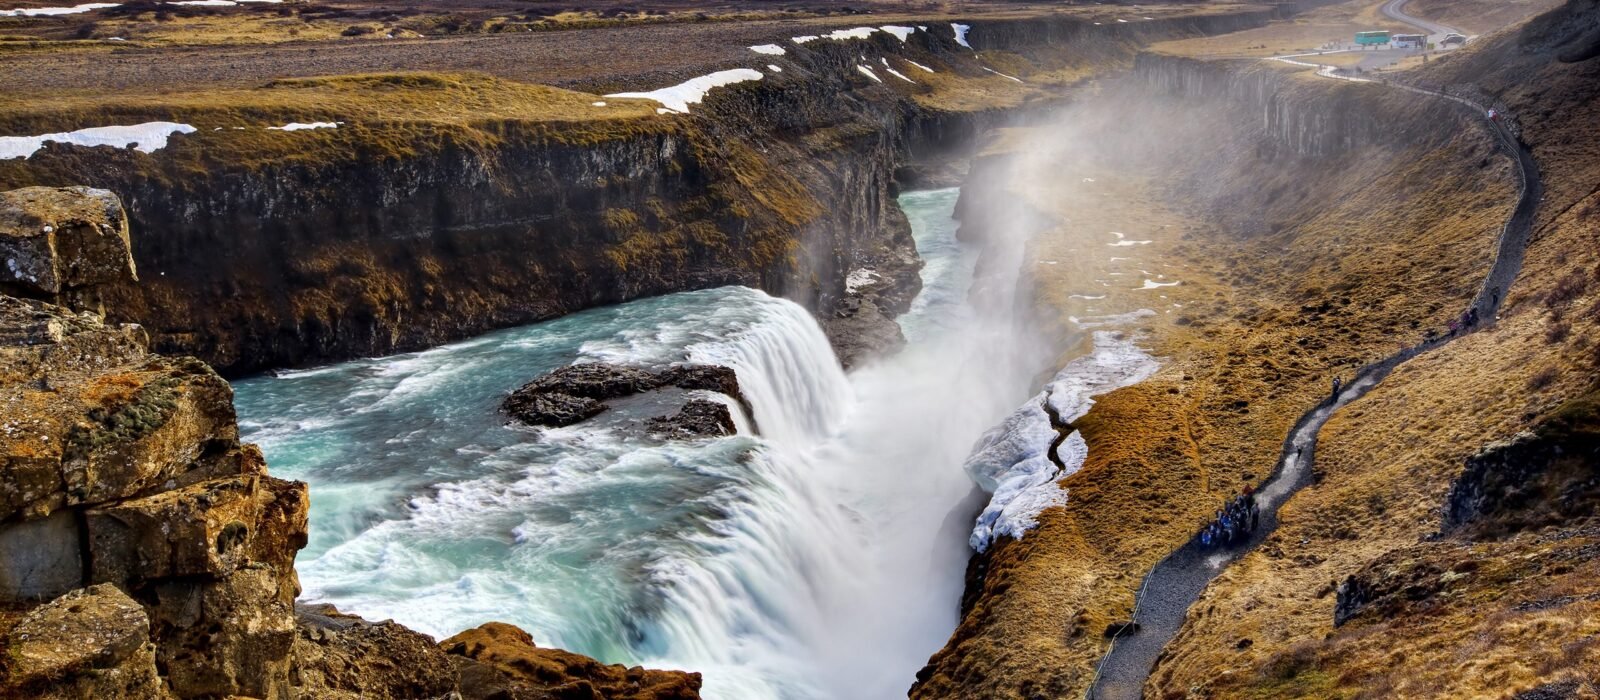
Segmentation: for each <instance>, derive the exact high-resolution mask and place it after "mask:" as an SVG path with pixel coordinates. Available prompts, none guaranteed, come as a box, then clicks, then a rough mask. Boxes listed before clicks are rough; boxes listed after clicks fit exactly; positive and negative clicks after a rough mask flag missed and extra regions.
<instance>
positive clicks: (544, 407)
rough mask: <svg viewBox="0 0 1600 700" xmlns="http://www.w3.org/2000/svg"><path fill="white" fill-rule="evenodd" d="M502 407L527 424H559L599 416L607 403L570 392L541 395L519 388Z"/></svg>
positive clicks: (569, 423) (570, 423) (577, 421)
mask: <svg viewBox="0 0 1600 700" xmlns="http://www.w3.org/2000/svg"><path fill="white" fill-rule="evenodd" d="M524 388H526V387H524ZM502 408H503V409H504V410H505V412H506V413H509V414H511V416H512V417H513V418H516V419H517V420H520V421H522V422H524V423H527V424H529V425H548V426H556V427H559V426H563V425H572V424H573V423H579V422H582V421H585V420H588V419H590V418H593V417H595V416H597V415H600V414H601V413H602V412H604V411H605V410H606V405H605V404H603V403H600V402H599V401H596V400H594V399H590V398H583V397H578V396H572V395H570V394H544V393H535V392H525V391H523V390H522V389H518V390H517V391H516V393H513V394H512V395H511V396H510V398H507V399H506V400H505V403H504V404H502Z"/></svg>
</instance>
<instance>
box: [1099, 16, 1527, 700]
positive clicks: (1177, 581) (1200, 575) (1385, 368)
mask: <svg viewBox="0 0 1600 700" xmlns="http://www.w3.org/2000/svg"><path fill="white" fill-rule="evenodd" d="M1404 5H1405V0H1394V1H1391V2H1388V3H1385V4H1384V6H1383V10H1384V12H1385V13H1386V14H1390V15H1391V16H1393V17H1395V18H1396V19H1400V20H1401V21H1406V22H1410V21H1411V20H1410V19H1407V18H1408V17H1409V15H1404V14H1403V13H1402V8H1403V6H1404ZM1396 13H1402V14H1396ZM1419 26H1423V28H1424V29H1428V30H1430V31H1432V29H1433V27H1435V26H1438V25H1432V24H1427V25H1422V24H1419ZM1444 29H1445V30H1446V31H1448V30H1449V28H1448V27H1445V28H1444ZM1274 60H1281V59H1274ZM1291 62H1292V61H1291ZM1319 75H1323V76H1324V77H1328V78H1334V79H1345V80H1349V79H1350V78H1346V77H1344V76H1338V75H1333V74H1331V72H1319ZM1355 80H1358V81H1360V82H1371V81H1365V80H1360V79H1355ZM1385 85H1387V86H1388V87H1392V88H1395V89H1401V90H1406V91H1408V92H1415V93H1419V94H1424V95H1430V96H1433V97H1440V98H1444V99H1448V100H1451V101H1453V102H1456V103H1459V104H1461V105H1463V106H1464V107H1465V108H1466V109H1469V110H1471V112H1472V114H1473V115H1475V116H1476V118H1477V119H1478V121H1479V122H1480V123H1482V124H1484V125H1486V126H1487V127H1488V128H1489V129H1490V131H1491V132H1492V133H1493V134H1494V136H1495V139H1496V141H1497V142H1498V143H1499V146H1500V149H1501V150H1502V151H1504V152H1505V153H1506V154H1507V155H1509V156H1511V157H1512V158H1514V159H1515V160H1516V162H1517V180H1518V182H1517V189H1518V199H1517V205H1516V209H1514V210H1513V211H1512V213H1511V217H1510V218H1509V219H1507V221H1506V223H1505V227H1504V229H1502V230H1501V232H1500V237H1499V240H1498V243H1497V248H1496V251H1495V257H1494V264H1493V265H1492V266H1491V267H1490V269H1489V275H1488V276H1487V277H1486V278H1485V279H1484V281H1483V284H1482V286H1481V287H1480V288H1479V289H1478V294H1477V296H1476V297H1475V298H1474V299H1473V301H1472V305H1471V306H1470V307H1469V309H1475V310H1476V311H1477V313H1478V317H1479V318H1480V319H1482V320H1481V322H1480V323H1489V322H1492V320H1493V319H1494V315H1495V313H1496V311H1497V310H1498V309H1499V306H1500V302H1502V301H1503V300H1504V299H1505V297H1506V294H1505V293H1506V291H1507V290H1509V289H1510V287H1511V283H1512V281H1513V280H1515V279H1516V277H1517V273H1518V271H1520V270H1521V269H1522V259H1523V253H1524V252H1525V250H1526V248H1527V245H1528V238H1529V236H1530V234H1531V232H1532V228H1533V214H1534V210H1535V209H1536V208H1537V206H1538V203H1539V200H1540V198H1541V196H1542V194H1541V193H1542V191H1543V183H1542V181H1541V180H1540V177H1539V168H1538V164H1537V163H1535V162H1534V160H1533V155H1532V154H1531V153H1529V151H1528V149H1527V147H1526V146H1524V145H1523V144H1522V143H1521V141H1519V140H1518V138H1517V136H1516V135H1515V134H1513V133H1512V131H1511V130H1510V129H1509V128H1508V127H1507V124H1508V123H1511V122H1510V119H1509V117H1508V116H1507V117H1504V118H1503V119H1502V120H1491V119H1488V118H1487V116H1486V111H1487V107H1486V106H1485V105H1480V104H1478V103H1476V102H1474V101H1473V100H1471V99H1469V98H1466V97H1462V96H1458V95H1454V94H1447V93H1445V92H1443V91H1439V90H1430V89H1425V88H1422V87H1415V86H1410V85H1400V84H1396V83H1388V82H1385ZM1501 112H1502V114H1503V110H1502V111H1501ZM1474 330H1476V328H1470V329H1467V330H1465V331H1463V332H1462V333H1461V334H1460V335H1465V334H1466V333H1469V332H1472V331H1474ZM1456 337H1460V336H1459V335H1457V336H1446V337H1443V338H1438V339H1435V340H1432V341H1428V342H1424V343H1422V344H1419V345H1417V346H1414V347H1410V348H1406V349H1404V350H1402V351H1400V352H1398V353H1396V354H1394V355H1392V356H1390V357H1387V358H1385V359H1383V360H1381V361H1379V362H1376V363H1374V364H1370V365H1367V366H1366V367H1363V368H1362V369H1361V370H1360V371H1358V372H1357V373H1356V375H1355V377H1354V378H1353V379H1352V380H1351V381H1350V382H1348V383H1347V384H1345V385H1344V386H1343V387H1342V388H1341V389H1340V391H1339V392H1338V393H1337V394H1336V395H1334V394H1331V393H1330V396H1329V397H1328V398H1327V399H1325V400H1323V402H1322V403H1321V404H1319V405H1317V406H1316V407H1314V408H1312V409H1311V410H1310V411H1307V412H1306V414H1305V415H1303V416H1301V417H1300V420H1299V421H1298V422H1296V423H1295V426H1294V428H1293V429H1292V430H1290V432H1289V436H1288V437H1287V438H1286V439H1285V440H1284V443H1283V451H1282V453H1281V455H1280V456H1279V458H1278V463H1277V466H1276V467H1275V468H1274V471H1273V474H1272V475H1271V476H1270V477H1269V478H1268V480H1267V481H1266V482H1265V483H1264V484H1263V485H1262V487H1261V490H1260V491H1258V492H1257V495H1256V499H1257V502H1258V503H1259V504H1260V507H1261V521H1260V525H1259V526H1258V527H1257V528H1256V530H1255V531H1254V532H1253V533H1251V534H1250V536H1249V537H1247V538H1245V539H1244V540H1243V541H1241V542H1236V543H1234V544H1233V545H1231V546H1224V547H1212V548H1209V549H1207V548H1204V547H1202V546H1201V545H1200V542H1199V538H1198V536H1196V537H1195V538H1193V539H1191V540H1189V541H1188V542H1187V543H1185V544H1184V545H1183V546H1181V547H1179V548H1178V549H1177V550H1176V551H1174V552H1172V553H1171V554H1169V555H1167V557H1166V558H1165V559H1163V560H1162V561H1161V562H1160V563H1158V564H1156V566H1155V568H1154V569H1152V570H1151V571H1150V573H1149V574H1148V575H1147V576H1146V577H1145V580H1144V583H1143V585H1142V586H1141V587H1140V589H1139V593H1138V595H1137V597H1136V598H1135V602H1134V614H1133V619H1132V622H1133V623H1134V624H1133V625H1127V626H1125V627H1124V631H1123V632H1119V633H1118V635H1117V636H1116V637H1115V638H1114V639H1113V640H1112V646H1111V650H1110V651H1109V652H1108V653H1107V654H1106V656H1105V657H1104V658H1103V659H1102V660H1101V662H1100V666H1099V667H1098V668H1097V669H1096V672H1095V679H1094V682H1093V683H1092V685H1091V686H1090V688H1089V693H1088V697H1089V698H1090V699H1091V700H1124V699H1129V700H1131V699H1136V698H1140V697H1142V695H1143V688H1144V683H1145V680H1146V679H1147V678H1148V677H1149V676H1150V672H1151V671H1152V670H1153V669H1154V667H1155V663H1156V660H1157V659H1158V658H1159V657H1160V656H1161V652H1162V650H1163V649H1164V648H1166V645H1167V643H1168V642H1169V641H1171V639H1172V638H1173V636H1175V635H1176V634H1177V632H1178V629H1179V628H1180V627H1181V626H1182V625H1183V621H1184V617H1185V616H1186V615H1187V613H1188V610H1189V606H1190V605H1192V604H1193V603H1194V601H1195V600H1197V599H1198V598H1199V597H1200V593H1201V591H1203V590H1205V587H1206V586H1207V585H1208V584H1210V583H1211V581H1212V579H1214V578H1216V577H1217V575H1218V574H1220V573H1222V570H1223V569H1224V568H1226V567H1227V566H1228V565H1229V564H1231V563H1233V562H1234V561H1235V560H1237V559H1239V558H1240V557H1242V556H1244V555H1245V554H1246V553H1247V552H1249V551H1251V550H1253V549H1255V548H1256V547H1257V546H1258V545H1260V544H1261V542H1262V541H1264V540H1265V539H1266V538H1267V537H1268V536H1269V535H1271V534H1272V532H1273V531H1274V530H1276V529H1277V527H1278V508H1279V507H1280V506H1282V505H1283V504H1284V502H1285V501H1287V500H1289V498H1290V497H1291V496H1293V495H1294V493H1295V492H1296V491H1299V490H1300V489H1301V488H1303V487H1305V486H1306V485H1307V484H1308V483H1310V477H1311V465H1312V461H1313V459H1314V458H1315V455H1316V442H1317V432H1318V431H1319V430H1321V429H1322V425H1323V424H1324V423H1326V422H1327V421H1328V418H1329V416H1331V415H1333V413H1334V412H1335V411H1337V410H1339V409H1340V408H1342V407H1344V406H1345V405H1346V404H1349V403H1350V402H1352V401H1355V400H1356V399H1359V398H1361V397H1362V396H1364V395H1366V393H1367V392H1368V391H1369V390H1371V389H1372V387H1374V386H1377V385H1378V383H1379V382H1381V381H1383V379H1384V378H1385V377H1387V376H1388V375H1389V372H1391V371H1393V370H1394V368H1395V367H1397V366H1399V365H1400V364H1401V363H1403V362H1405V361H1406V360H1409V359H1411V358H1412V357H1416V356H1417V355H1419V354H1422V353H1424V352H1427V351H1429V350H1432V349H1434V348H1437V347H1439V346H1442V345H1444V344H1445V343H1449V342H1451V341H1452V340H1454V339H1455V338H1456Z"/></svg>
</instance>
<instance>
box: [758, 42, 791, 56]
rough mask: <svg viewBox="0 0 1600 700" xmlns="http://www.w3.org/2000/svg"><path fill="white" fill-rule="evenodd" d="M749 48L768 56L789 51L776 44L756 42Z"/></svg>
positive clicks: (780, 54) (779, 54)
mask: <svg viewBox="0 0 1600 700" xmlns="http://www.w3.org/2000/svg"><path fill="white" fill-rule="evenodd" d="M750 50H751V51H754V52H756V53H760V54H766V55H768V56H782V55H784V54H786V53H789V52H788V51H785V50H784V48H783V47H782V46H779V45H777V44H757V45H755V46H752V47H750Z"/></svg>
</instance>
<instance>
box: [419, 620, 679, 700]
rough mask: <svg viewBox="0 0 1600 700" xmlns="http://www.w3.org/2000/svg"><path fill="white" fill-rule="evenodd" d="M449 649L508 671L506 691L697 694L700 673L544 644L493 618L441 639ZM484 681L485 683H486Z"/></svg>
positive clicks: (629, 697) (658, 697)
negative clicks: (656, 667)
mask: <svg viewBox="0 0 1600 700" xmlns="http://www.w3.org/2000/svg"><path fill="white" fill-rule="evenodd" d="M439 646H440V647H442V648H443V649H444V650H445V651H446V652H447V653H450V654H456V655H459V656H463V657H466V658H468V659H471V660H473V661H476V662H478V663H480V664H483V665H484V666H487V667H489V668H492V669H494V670H496V671H499V672H500V673H501V674H504V676H506V677H507V678H508V679H509V682H508V683H506V685H505V686H503V688H502V689H501V690H500V693H501V694H500V697H510V698H518V699H520V698H546V697H556V698H585V699H587V698H594V699H596V700H601V699H604V700H696V699H697V698H699V697H700V674H698V673H686V672H683V671H656V670H647V669H644V668H640V667H638V666H634V667H632V668H629V667H627V666H623V665H621V664H602V663H600V662H599V661H596V660H594V659H591V658H589V657H587V656H583V655H581V654H574V653H572V652H569V651H562V650H560V649H546V648H541V647H539V646H538V645H536V644H534V643H533V637H532V636H531V635H529V634H528V633H527V632H524V631H522V630H521V629H518V628H517V627H514V626H512V625H508V624H505V623H503V622H490V623H488V624H485V625H482V626H480V627H476V628H473V629H470V630H467V631H465V632H462V633H460V634H458V635H456V636H454V637H451V638H449V639H446V640H444V641H443V642H440V643H439ZM480 687H481V686H480Z"/></svg>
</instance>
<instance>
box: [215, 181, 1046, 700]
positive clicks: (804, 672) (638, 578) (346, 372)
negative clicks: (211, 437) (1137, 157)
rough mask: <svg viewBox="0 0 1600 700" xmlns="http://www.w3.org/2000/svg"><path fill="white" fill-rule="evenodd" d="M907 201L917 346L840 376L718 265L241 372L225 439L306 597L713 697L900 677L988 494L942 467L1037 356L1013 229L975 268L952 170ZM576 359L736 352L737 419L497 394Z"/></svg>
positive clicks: (792, 318)
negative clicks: (564, 404)
mask: <svg viewBox="0 0 1600 700" xmlns="http://www.w3.org/2000/svg"><path fill="white" fill-rule="evenodd" d="M902 201H903V202H906V203H907V204H906V209H907V214H908V216H909V217H910V218H911V219H912V222H913V230H914V231H915V234H916V240H917V245H918V249H919V252H921V254H922V255H923V257H924V259H925V260H926V261H927V266H926V267H925V268H924V270H923V290H924V291H923V296H922V299H921V300H919V302H918V303H917V305H916V306H915V307H914V309H913V312H912V313H910V314H908V315H906V316H904V317H902V318H901V321H902V323H903V324H904V325H905V327H906V329H907V335H908V336H909V337H911V339H912V344H911V345H910V346H909V347H908V348H907V349H906V350H905V351H903V352H901V353H899V354H897V355H895V356H893V357H889V358H885V359H883V360H881V361H879V362H876V363H870V364H868V365H866V366H863V367H861V368H859V369H857V370H855V371H854V372H852V373H851V374H850V375H848V376H847V375H846V374H845V373H843V372H842V371H841V370H840V368H839V365H838V362H837V360H836V359H835V358H834V356H833V352H832V349H831V347H830V346H829V344H828V341H827V339H826V338H825V337H824V336H823V333H822V331H821V329H820V328H819V326H818V325H817V323H816V321H815V320H814V319H813V318H812V317H811V315H810V314H808V313H807V312H806V311H805V310H804V309H802V308H801V307H799V306H798V305H796V304H794V303H792V302H789V301H786V300H783V299H778V298H774V297H772V296H769V295H767V294H764V293H762V292H759V291H756V290H753V289H747V288H743V287H724V288H721V289H711V290H702V291H695V292H684V293H679V294H673V295H668V296H664V297H658V298H653V299H642V300H638V301H634V302H629V303H627V304H622V305H618V306H614V307H608V308H603V309H593V310H589V311H584V312H580V313H577V314H572V315H570V316H565V317H562V318H559V319H556V320H553V321H549V322H546V323H541V324H536V325H533V326H528V327H524V328H518V329H510V330H507V331H502V332H498V333H493V334H489V335H486V336H482V337H480V338H476V339H473V340H470V341H466V342H463V343H457V344H453V345H448V346H444V347H440V348H435V349H433V350H429V351H425V352H419V353H411V354H407V355H400V356H395V357H388V358H375V359H369V360H359V361H354V362H348V363H342V364H339V365H334V366H331V367H327V368H320V369H317V370H313V371H306V372H293V373H285V374H283V375H280V376H276V377H262V378H257V379H252V380H247V381H243V382H239V383H238V384H237V385H236V400H237V404H238V408H239V413H240V416H241V426H242V428H243V430H244V432H245V438H246V439H250V440H256V441H259V442H260V443H261V445H262V447H263V449H264V450H265V451H266V452H267V457H268V459H269V460H270V462H271V464H272V468H273V470H274V472H276V473H277V474H279V475H280V476H285V477H289V478H296V479H303V480H305V481H308V482H309V483H310V484H311V498H312V512H311V520H312V525H311V533H312V542H311V544H310V545H309V546H308V547H307V548H306V550H304V551H303V552H302V553H301V556H300V557H299V566H298V568H299V572H300V575H301V580H302V582H303V584H304V586H305V593H304V596H303V597H304V598H305V599H307V600H312V601H326V602H330V603H334V604H336V605H338V606H339V608H340V609H341V610H346V611H349V612H352V613H356V614H360V615H363V616H365V617H368V618H370V619H383V618H393V619H395V620H397V621H400V622H402V623H404V624H406V625H408V626H411V627H413V628H415V629H418V630H419V631H422V632H425V633H428V634H431V635H434V636H436V637H441V638H442V637H445V636H449V635H451V634H454V633H456V632H458V631H461V630H463V629H467V628H470V627H473V626H476V625H478V624H482V623H483V622H487V621H490V620H498V621H503V622H508V623H511V624H514V625H518V626H520V627H522V628H524V629H526V630H527V631H528V632H529V633H530V634H532V635H533V637H534V639H535V640H536V641H537V643H538V644H540V645H541V646H551V647H561V648H566V649H570V650H572V651H575V652H579V653H583V654H588V655H590V656H594V657H596V658H597V659H599V660H601V661H603V662H607V663H624V664H628V665H636V664H637V665H647V666H651V667H656V668H678V669H686V670H691V671H699V672H701V673H703V674H704V681H705V687H704V695H705V697H707V698H709V699H711V700H880V699H881V698H885V697H894V696H899V695H903V694H904V693H905V692H906V689H907V688H908V687H909V686H910V684H911V681H912V680H913V677H914V674H915V672H916V670H917V669H918V668H920V667H921V666H922V664H923V663H925V662H926V660H927V658H928V656H929V655H930V654H931V653H932V652H934V651H935V650H937V649H938V648H939V646H940V645H941V644H942V643H943V642H944V640H945V638H946V637H947V636H948V635H949V633H950V631H951V630H952V629H954V627H955V624H956V610H957V607H958V604H959V599H960V594H961V587H962V582H963V571H964V563H965V561H966V558H967V556H968V554H969V550H968V549H967V546H966V540H967V536H968V532H969V531H970V529H971V527H972V516H973V514H974V513H976V512H977V510H978V509H979V508H981V505H982V503H981V501H980V500H978V499H977V498H975V489H974V488H973V485H972V483H971V482H970V481H969V480H968V479H967V476H966V474H965V473H964V472H963V471H962V470H961V464H962V462H963V460H964V458H965V457H966V456H967V454H968V452H969V451H970V449H971V447H972V445H973V443H974V441H975V440H977V439H978V438H979V436H980V434H981V432H982V430H983V428H984V427H986V426H989V425H993V424H994V423H995V422H997V421H999V420H1000V419H1002V418H1003V417H1004V416H1005V415H1006V413H1007V412H1008V410H1009V409H1011V408H1012V407H1014V406H1016V405H1017V403H1018V402H1019V401H1021V400H1022V399H1023V398H1024V397H1025V396H1026V395H1027V394H1028V393H1029V391H1030V389H1029V387H1030V384H1031V378H1032V377H1033V376H1034V374H1035V372H1036V371H1037V369H1038V368H1037V366H1036V363H1030V362H1029V361H1018V360H1017V359H1016V358H1018V357H1023V358H1024V360H1026V353H1029V352H1033V351H1032V350H1031V349H1029V345H1028V343H1027V339H1028V335H1029V334H1028V333H1027V332H1026V329H1025V328H1023V327H1021V326H1019V324H1017V323H1015V315H1014V314H1013V313H1012V310H1013V309H1014V308H1016V306H1017V305H1018V304H1017V301H1016V299H1015V295H1014V292H1015V290H1016V286H1017V279H1018V278H1017V276H1016V270H1015V267H1016V265H1015V260H1014V258H1015V251H1009V253H1008V254H1007V255H1005V256H1003V257H1002V258H997V259H996V262H997V264H995V265H990V266H986V272H985V274H983V275H979V274H977V273H976V271H975V267H976V258H977V256H976V254H975V252H974V251H973V250H971V249H970V247H968V246H966V245H963V244H961V243H959V242H958V241H957V240H956V237H955V235H954V229H955V226H954V222H953V221H952V220H951V218H950V212H951V210H952V209H953V207H954V204H955V191H954V190H949V191H942V192H936V193H912V194H908V195H905V196H904V198H903V199H902ZM996 233H997V234H999V233H1004V231H998V230H997V231H996ZM974 289H977V290H980V291H979V292H978V293H973V290H974ZM975 298H977V299H981V300H982V301H981V302H979V301H974V299H975ZM588 361H606V362H614V363H619V364H625V365H640V366H649V367H662V366H666V365H671V364H676V363H684V362H688V363H706V364H717V365H722V366H726V367H730V368H732V369H733V370H734V371H735V372H736V373H737V374H738V377H739V382H740V385H741V388H742V390H743V392H744V395H745V398H746V400H747V401H748V403H749V405H750V408H751V413H752V414H753V415H751V416H748V417H746V416H744V414H743V412H742V411H738V410H735V411H734V416H735V423H736V424H737V425H738V426H740V434H738V435H734V436H729V437H723V438H714V439H704V440H688V441H667V442H663V441H660V440H657V439H653V438H649V437H648V436H644V435H640V434H638V433H637V432H629V431H628V430H627V429H626V426H627V424H628V421H629V420H641V419H644V418H648V417H650V416H651V415H654V414H653V413H645V414H639V415H636V416H633V417H629V416H628V415H621V416H618V415H612V414H614V413H618V412H625V411H624V409H622V408H617V409H614V410H613V411H611V412H608V413H604V414H601V416H599V417H597V418H596V419H594V420H592V421H588V422H585V423H579V424H577V425H573V426H568V427H564V428H553V429H541V430H533V429H528V428H525V427H522V426H517V425H507V423H506V420H505V418H504V417H503V415H502V414H500V413H499V412H498V411H497V404H498V403H499V401H500V400H501V398H502V397H504V396H505V395H506V394H507V393H508V392H510V391H511V390H513V389H515V388H516V387H518V386H520V385H521V384H522V383H525V382H527V381H529V380H531V379H533V378H534V377H536V376H538V375H540V374H542V373H544V372H548V371H550V370H553V369H555V368H557V367H560V366H563V365H566V364H569V363H572V362H588ZM718 400H723V401H724V402H725V403H727V404H729V405H730V408H736V407H737V404H736V402H731V401H727V400H725V399H718ZM646 405H648V404H646ZM642 410H649V411H654V410H658V409H657V408H654V407H652V408H647V409H642ZM659 410H666V407H659ZM747 418H748V419H747ZM751 425H754V426H755V428H756V429H757V430H758V434H752V431H751V430H750V426H751Z"/></svg>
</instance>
